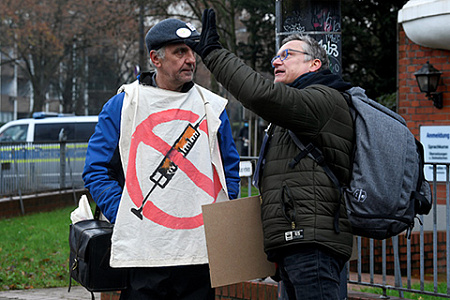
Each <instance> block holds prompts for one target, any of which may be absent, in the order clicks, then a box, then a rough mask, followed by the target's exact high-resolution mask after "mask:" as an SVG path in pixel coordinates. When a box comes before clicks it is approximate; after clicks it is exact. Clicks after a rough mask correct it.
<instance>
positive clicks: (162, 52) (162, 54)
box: [150, 46, 166, 71]
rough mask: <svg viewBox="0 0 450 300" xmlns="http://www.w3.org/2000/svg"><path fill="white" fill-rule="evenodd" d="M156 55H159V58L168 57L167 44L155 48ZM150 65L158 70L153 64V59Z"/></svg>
mask: <svg viewBox="0 0 450 300" xmlns="http://www.w3.org/2000/svg"><path fill="white" fill-rule="evenodd" d="M155 52H156V55H158V57H159V58H161V59H164V58H166V46H162V47H161V48H159V49H158V50H155ZM150 67H151V68H153V69H154V70H155V71H156V67H155V65H154V64H153V62H152V60H151V59H150Z"/></svg>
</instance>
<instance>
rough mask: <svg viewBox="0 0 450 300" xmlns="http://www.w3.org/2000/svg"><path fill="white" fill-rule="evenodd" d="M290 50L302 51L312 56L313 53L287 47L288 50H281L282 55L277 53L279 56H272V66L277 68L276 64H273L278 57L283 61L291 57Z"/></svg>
mask: <svg viewBox="0 0 450 300" xmlns="http://www.w3.org/2000/svg"><path fill="white" fill-rule="evenodd" d="M289 51H291V52H297V53H302V54H305V55H309V56H311V54H309V53H308V52H304V51H300V50H295V49H286V50H284V51H283V52H281V54H280V55H277V56H275V57H274V58H272V60H271V61H270V64H271V65H272V68H275V66H274V65H273V62H274V61H276V60H277V59H278V58H279V59H280V60H281V61H284V60H285V59H286V58H288V57H289Z"/></svg>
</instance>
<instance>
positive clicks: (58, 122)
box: [0, 113, 98, 143]
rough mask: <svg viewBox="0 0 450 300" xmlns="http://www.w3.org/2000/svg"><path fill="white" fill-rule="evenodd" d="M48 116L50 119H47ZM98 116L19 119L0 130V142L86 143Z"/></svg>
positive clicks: (53, 116) (38, 115)
mask: <svg viewBox="0 0 450 300" xmlns="http://www.w3.org/2000/svg"><path fill="white" fill-rule="evenodd" d="M49 116H50V117H49ZM97 121H98V116H73V115H71V116H67V115H61V116H55V115H54V114H44V113H35V114H34V117H33V118H27V119H19V120H15V121H11V122H8V123H6V124H5V125H3V126H2V127H1V128H0V142H28V143H32V142H36V143H37V142H58V141H60V140H61V138H62V136H61V135H62V134H64V135H65V140H66V141H67V142H87V141H88V140H89V138H90V137H91V135H92V134H93V133H94V129H95V125H96V124H97Z"/></svg>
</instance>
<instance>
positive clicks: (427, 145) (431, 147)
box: [420, 126, 450, 181]
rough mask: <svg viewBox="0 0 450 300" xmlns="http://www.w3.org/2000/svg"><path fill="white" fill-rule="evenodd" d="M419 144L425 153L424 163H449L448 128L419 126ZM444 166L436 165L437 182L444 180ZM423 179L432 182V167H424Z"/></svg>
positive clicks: (449, 142)
mask: <svg viewBox="0 0 450 300" xmlns="http://www.w3.org/2000/svg"><path fill="white" fill-rule="evenodd" d="M420 142H421V143H422V145H423V148H424V152H425V163H450V126H421V127H420ZM445 169H446V168H445V165H438V166H437V170H436V175H437V178H436V179H437V181H445V180H446V171H445ZM425 178H426V179H427V180H430V181H431V180H433V166H431V165H426V166H425Z"/></svg>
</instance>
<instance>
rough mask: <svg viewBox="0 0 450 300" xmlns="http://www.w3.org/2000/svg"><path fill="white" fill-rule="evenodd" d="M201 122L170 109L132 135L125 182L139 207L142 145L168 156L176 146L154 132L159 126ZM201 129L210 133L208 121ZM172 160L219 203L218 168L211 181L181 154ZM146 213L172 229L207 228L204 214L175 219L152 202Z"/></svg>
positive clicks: (191, 115) (147, 204) (148, 204)
mask: <svg viewBox="0 0 450 300" xmlns="http://www.w3.org/2000/svg"><path fill="white" fill-rule="evenodd" d="M198 119H199V116H198V115H197V114H195V113H193V112H191V111H187V110H180V109H169V110H165V111H161V112H157V113H153V114H151V115H150V116H149V117H148V118H147V119H145V120H144V121H142V122H141V123H140V124H139V125H138V126H137V127H136V130H135V132H134V133H133V135H132V136H131V145H130V155H129V157H128V169H127V175H126V180H125V182H126V186H127V190H128V194H129V195H130V198H131V200H132V201H133V203H134V204H135V205H136V206H137V207H139V206H141V204H142V201H143V199H144V196H143V192H142V189H141V186H140V184H139V180H138V178H137V172H136V157H137V149H138V146H139V144H140V143H144V144H145V145H147V146H150V147H152V148H154V149H155V150H157V151H158V152H160V153H161V154H162V155H163V156H165V155H166V154H167V153H168V152H169V150H170V149H171V147H172V146H171V145H169V144H168V143H167V142H165V141H164V140H163V139H162V138H160V137H159V136H157V135H156V134H155V133H154V132H153V129H154V128H155V127H156V126H157V125H159V124H162V123H166V122H170V121H173V120H182V121H188V122H189V123H191V124H193V123H195V122H196V121H197V120H198ZM199 130H201V131H203V132H205V133H206V134H207V133H208V130H207V125H206V120H203V121H202V123H201V124H200V126H199ZM169 158H170V159H171V160H172V161H173V162H174V163H175V164H176V165H177V166H178V168H179V169H180V170H182V171H183V172H184V173H185V174H186V175H187V176H188V178H190V179H191V180H192V181H193V182H194V183H195V184H196V185H197V187H198V188H200V189H202V190H203V191H205V192H206V193H207V194H208V195H209V196H211V197H212V198H213V199H214V201H213V202H215V201H216V198H217V195H218V194H219V191H220V190H221V188H222V186H221V183H220V180H219V176H218V174H217V172H216V169H215V168H213V169H214V170H213V171H214V174H213V177H214V178H213V180H211V178H209V177H208V176H206V175H205V174H203V173H201V172H200V171H199V170H198V169H197V168H196V167H195V166H194V165H193V164H192V163H191V162H190V161H189V160H188V159H187V158H186V157H184V156H183V155H182V154H181V153H180V152H178V151H171V156H170V157H169ZM175 176H176V175H175ZM168 188H170V183H169V184H168ZM142 213H143V215H144V216H145V217H146V218H147V219H149V220H151V221H153V222H155V223H157V224H159V225H162V226H164V227H167V228H171V229H194V228H197V227H200V226H202V225H203V216H202V214H201V213H200V214H198V215H196V216H192V217H177V216H173V215H170V214H168V213H166V212H164V211H163V210H161V209H160V208H158V207H157V206H156V205H155V204H154V203H153V202H152V201H151V200H150V199H148V201H147V202H146V203H145V205H144V208H143V211H142Z"/></svg>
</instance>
